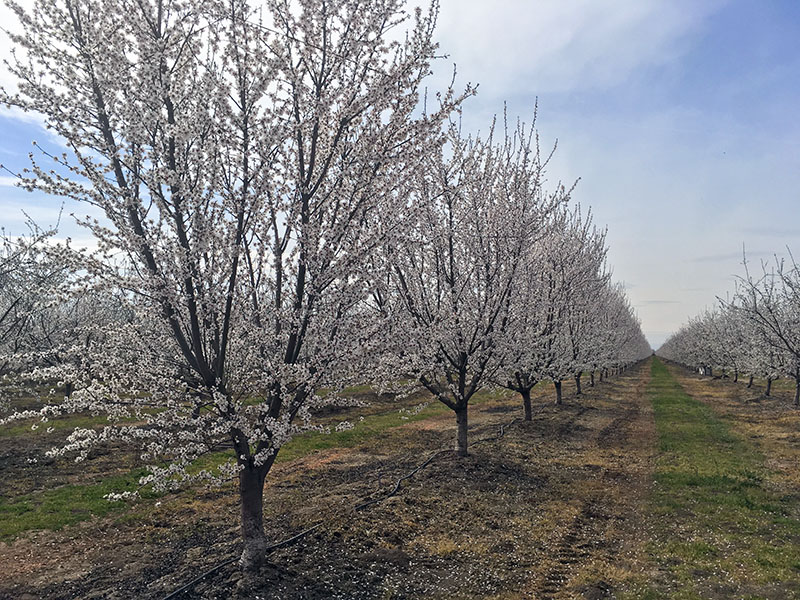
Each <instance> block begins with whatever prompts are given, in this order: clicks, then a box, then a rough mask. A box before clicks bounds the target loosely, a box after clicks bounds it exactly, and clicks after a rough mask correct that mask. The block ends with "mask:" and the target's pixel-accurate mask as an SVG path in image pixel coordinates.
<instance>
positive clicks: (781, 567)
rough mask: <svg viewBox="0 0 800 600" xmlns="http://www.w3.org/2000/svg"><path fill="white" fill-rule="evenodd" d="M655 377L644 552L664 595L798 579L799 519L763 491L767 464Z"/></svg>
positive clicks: (663, 373)
mask: <svg viewBox="0 0 800 600" xmlns="http://www.w3.org/2000/svg"><path fill="white" fill-rule="evenodd" d="M652 376H653V379H652V383H651V385H650V387H649V394H650V397H651V400H652V403H653V408H654V415H655V419H656V429H657V432H658V436H659V451H660V454H659V458H658V461H657V464H656V468H655V472H654V481H655V491H654V493H653V497H652V500H651V512H652V514H653V515H654V518H653V523H652V527H653V539H652V542H651V544H650V547H649V551H650V553H651V554H652V557H653V561H654V562H655V563H657V564H659V565H662V568H663V569H666V570H667V571H668V572H669V575H670V578H671V579H672V583H671V589H670V595H669V597H687V598H691V597H707V595H708V593H709V592H708V590H713V589H716V588H715V587H714V586H723V587H724V586H728V587H729V588H730V589H732V590H733V589H735V590H737V593H741V592H744V591H746V590H747V591H748V592H749V591H755V590H751V588H752V587H753V586H758V585H763V584H771V583H781V582H787V581H800V543H798V541H800V521H798V520H796V519H795V518H792V516H791V515H792V512H791V507H790V506H789V505H788V503H787V501H786V499H785V498H784V497H783V496H781V495H780V494H777V493H776V492H775V491H774V489H773V488H771V487H770V486H769V485H768V479H769V475H770V473H769V471H768V470H767V469H766V467H765V466H764V464H765V457H764V456H763V455H762V454H761V453H760V452H759V451H758V450H757V448H755V446H754V445H753V444H751V443H748V441H747V440H746V439H745V438H743V437H741V436H739V435H737V434H736V433H735V432H733V431H732V430H731V429H730V427H729V425H728V423H726V421H724V420H722V419H721V418H719V417H718V416H717V415H716V414H715V413H714V411H713V410H712V409H711V408H710V407H709V406H708V405H706V404H704V403H702V402H700V401H698V400H696V399H694V398H692V397H691V396H689V395H688V394H686V392H685V391H684V390H683V388H682V387H681V386H680V384H679V383H678V382H677V381H676V380H675V379H674V378H673V376H672V375H671V374H670V373H669V371H668V370H667V369H666V368H665V367H664V365H663V364H662V363H660V362H659V361H657V360H654V361H653V365H652ZM723 587H721V588H719V589H723ZM728 587H724V589H728ZM797 587H798V591H800V585H798V586H797ZM660 591H663V590H660ZM720 593H721V592H720ZM716 595H719V594H716ZM757 595H758V594H757V593H756V596H757ZM654 597H659V596H654Z"/></svg>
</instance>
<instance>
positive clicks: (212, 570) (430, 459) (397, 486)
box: [163, 418, 518, 600]
mask: <svg viewBox="0 0 800 600" xmlns="http://www.w3.org/2000/svg"><path fill="white" fill-rule="evenodd" d="M516 421H518V419H517V418H514V419H512V420H511V421H510V422H509V423H506V424H501V425H500V432H499V433H498V434H497V435H496V436H492V437H488V438H482V439H480V440H478V441H476V442H473V444H472V445H473V446H477V445H478V444H483V443H484V442H492V441H496V440H499V439H500V438H502V437H503V436H504V435H505V434H506V428H507V427H511V426H512V425H513V424H514V423H515V422H516ZM448 452H452V450H439V451H437V452H434V453H433V454H431V455H430V456H429V457H428V458H427V460H426V461H425V462H423V463H421V464H420V465H418V466H416V467H414V468H413V469H412V470H411V471H409V472H408V473H406V474H405V475H403V476H402V477H401V478H400V479H398V480H397V481H396V482H395V484H394V488H392V491H390V492H389V493H388V494H387V495H386V496H383V497H381V498H373V499H372V500H367V501H366V502H362V503H360V504H356V505H355V506H354V507H353V510H363V509H365V508H367V507H368V506H372V505H373V504H379V503H381V502H385V501H386V500H388V499H389V498H391V497H392V496H394V495H395V494H397V492H399V491H400V486H401V484H402V483H403V482H404V481H405V480H406V479H410V478H411V477H413V476H414V475H416V474H417V473H419V472H420V471H421V470H422V469H424V468H425V467H427V466H428V465H429V464H431V463H432V462H433V459H434V458H436V457H437V456H440V455H442V454H446V453H448ZM320 525H322V522H320V523H317V524H316V525H312V526H311V527H309V528H308V529H304V530H303V531H301V532H300V533H297V534H295V535H293V536H292V537H289V538H286V539H285V540H283V541H280V542H278V543H276V544H273V545H272V546H269V547H268V548H267V549H266V550H264V553H265V554H269V553H270V552H272V551H273V550H277V549H278V548H283V547H285V546H289V545H291V544H293V543H294V542H296V541H297V540H299V539H301V538H303V537H305V536H306V535H307V534H309V533H311V532H312V531H314V530H315V529H317V528H318V527H319V526H320ZM233 562H236V558H235V557H234V558H229V559H228V560H225V561H223V562H221V563H219V564H218V565H216V566H214V567H212V568H210V569H209V570H208V571H205V572H204V573H202V574H200V575H198V576H197V577H195V578H194V579H192V580H191V581H190V582H189V583H187V584H186V585H184V586H182V587H180V588H178V589H177V590H175V591H174V592H172V593H171V594H169V595H168V596H165V597H164V599H163V600H173V599H174V598H177V597H179V596H180V595H181V594H182V593H184V592H188V591H189V590H190V589H192V588H193V587H194V586H195V585H196V584H198V583H200V582H201V581H202V580H203V579H205V578H206V577H208V576H209V575H213V574H214V573H216V572H217V571H219V570H220V569H222V568H223V567H227V566H228V565H229V564H231V563H233Z"/></svg>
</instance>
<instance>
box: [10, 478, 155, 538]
mask: <svg viewBox="0 0 800 600" xmlns="http://www.w3.org/2000/svg"><path fill="white" fill-rule="evenodd" d="M33 468H35V467H33ZM143 475H145V471H144V469H139V470H137V471H133V472H131V473H127V474H124V475H118V476H115V477H109V478H106V479H104V480H103V481H101V482H99V483H96V484H92V485H63V486H60V487H57V488H54V489H52V490H46V491H43V492H38V493H33V494H26V495H24V496H19V497H17V498H14V499H6V498H0V541H9V540H12V539H14V538H15V537H17V536H18V535H19V534H20V533H22V532H23V531H29V530H34V529H50V530H57V529H61V528H62V527H65V526H67V525H73V524H75V523H78V522H80V521H85V520H86V519H89V518H91V517H93V516H98V517H102V516H105V515H107V514H110V513H112V512H117V511H121V510H123V509H124V508H125V507H126V504H125V503H124V502H120V501H108V500H106V499H105V498H103V496H105V495H106V494H108V493H110V492H123V491H133V490H135V489H137V488H138V486H139V484H138V481H139V478H140V477H142V476H143ZM141 495H142V497H144V498H150V497H156V494H154V493H153V492H149V491H148V490H142V491H141Z"/></svg>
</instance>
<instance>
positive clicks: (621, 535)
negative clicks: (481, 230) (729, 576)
mask: <svg viewBox="0 0 800 600" xmlns="http://www.w3.org/2000/svg"><path fill="white" fill-rule="evenodd" d="M648 377H649V369H648V368H647V367H646V366H645V367H642V366H639V367H637V368H635V369H633V370H632V371H631V372H629V373H625V374H623V375H620V376H617V377H614V378H612V379H611V380H609V381H607V382H604V383H602V384H600V383H598V385H597V386H596V387H594V388H590V387H588V386H586V388H585V394H584V395H583V396H582V397H579V398H576V397H575V396H574V389H572V388H566V389H565V404H564V405H563V406H561V407H558V408H557V407H555V406H554V405H553V404H552V387H550V386H542V388H541V389H539V390H538V391H537V392H536V393H535V398H536V402H537V409H538V410H537V412H536V414H535V415H534V420H533V421H532V422H529V423H525V422H523V421H521V420H520V419H519V417H520V416H521V406H520V403H519V401H518V400H517V399H516V398H513V397H511V396H507V397H505V398H499V399H494V400H490V401H485V402H482V403H481V404H479V405H476V406H474V407H473V408H472V409H471V415H470V417H471V423H470V426H471V429H470V436H471V442H472V448H471V453H470V456H469V457H467V458H466V459H458V458H457V457H455V456H453V455H452V454H451V453H449V452H445V453H442V454H439V455H437V456H436V457H435V458H434V460H433V461H432V462H431V463H430V464H429V465H428V466H427V467H426V468H425V469H423V470H421V471H420V472H418V473H417V474H416V475H414V477H412V478H410V479H408V480H406V481H405V482H403V485H402V488H401V490H400V492H399V493H398V494H397V495H396V496H394V497H392V498H390V499H388V500H387V501H385V502H382V503H379V504H374V505H372V506H370V507H368V508H366V509H364V510H361V511H358V512H355V511H354V510H353V508H352V507H353V506H354V505H355V504H357V503H358V502H359V501H361V500H363V499H369V498H380V497H382V496H385V495H386V494H387V492H388V491H389V490H390V489H391V488H392V487H393V485H394V482H395V481H396V480H397V479H398V478H399V477H401V476H402V475H404V474H405V473H407V472H409V471H410V470H411V469H413V468H414V467H415V466H418V465H419V464H420V463H422V462H423V461H425V460H426V459H427V458H428V457H429V456H430V455H431V454H433V453H434V452H436V451H438V450H440V449H442V448H449V447H450V446H451V443H452V438H453V436H454V425H455V423H454V418H453V417H452V416H451V415H449V414H443V415H439V416H434V417H431V418H429V419H426V420H423V421H418V422H415V423H410V424H407V425H404V426H401V427H396V428H393V429H390V430H389V431H387V432H386V433H385V434H383V435H381V436H379V437H376V438H373V439H370V440H369V441H367V442H366V443H363V444H361V445H360V446H358V447H356V448H331V449H328V450H324V451H320V452H315V453H313V454H311V455H308V456H305V457H303V458H300V459H298V460H295V461H292V462H289V463H283V464H279V465H277V466H276V467H275V469H274V470H273V473H272V474H271V475H270V477H269V479H268V486H267V490H266V501H265V504H266V506H265V521H266V528H267V530H268V535H269V536H270V537H271V539H274V540H276V541H277V540H280V539H283V538H286V537H288V536H290V535H292V534H293V533H295V532H298V531H301V530H303V529H305V528H307V527H309V526H311V525H314V524H317V523H320V527H319V528H317V529H316V530H315V531H314V532H312V533H310V534H309V535H307V536H306V537H305V538H303V539H302V540H301V541H299V542H297V543H295V544H293V545H291V546H289V547H285V548H281V549H279V550H276V551H274V552H272V553H271V554H270V556H269V564H268V568H267V569H265V571H264V573H263V574H262V582H261V584H260V586H259V587H258V588H257V589H254V590H251V591H248V592H245V591H242V592H241V594H240V595H241V596H242V597H252V598H266V597H270V598H308V599H317V598H319V599H322V598H326V599H328V598H330V599H333V598H342V599H345V598H347V599H353V600H356V599H371V598H386V599H388V598H432V599H433V598H442V599H444V598H497V599H500V598H507V599H513V598H541V599H547V598H604V597H612V596H613V595H614V593H615V590H620V589H623V588H624V586H625V585H626V581H628V580H629V579H631V577H635V576H636V575H637V574H640V573H641V572H642V571H643V570H644V569H645V568H646V566H645V565H644V564H643V563H642V562H641V552H640V551H639V549H640V548H641V544H642V543H643V540H642V539H640V534H639V533H637V532H638V531H640V527H639V524H640V522H641V519H642V518H644V517H643V516H642V515H641V513H640V511H641V507H642V506H643V504H644V503H643V499H644V498H645V497H646V495H647V494H648V486H649V485H650V484H649V481H650V466H651V462H652V452H653V450H652V448H653V446H654V444H653V439H654V428H653V421H652V413H651V410H650V407H649V406H648V405H647V403H646V401H645V395H644V393H643V392H644V387H645V386H646V384H647V380H648ZM501 425H506V426H505V427H504V430H503V433H504V435H502V437H499V439H492V438H498V434H499V432H500V426H501ZM482 439H484V440H486V441H483V442H480V443H478V442H479V441H480V440H482ZM2 451H3V452H4V453H5V456H6V457H8V456H9V454H13V449H9V447H8V444H6V446H5V447H4V448H2ZM95 460H96V461H97V462H96V463H94V464H95V465H97V466H96V467H94V466H91V467H90V471H91V470H95V471H97V470H103V469H107V468H109V465H110V461H109V460H108V456H98V457H96V459H95ZM89 463H92V461H89ZM5 464H6V466H5V467H4V474H3V476H4V477H6V478H8V477H10V478H12V479H15V480H17V479H18V480H20V483H18V484H16V485H15V488H19V489H28V488H30V487H32V486H33V487H35V486H43V485H45V486H46V485H59V484H61V483H63V482H65V481H76V480H84V478H88V477H90V475H91V473H90V472H87V471H86V469H85V468H84V469H75V468H74V467H75V466H74V465H72V466H69V465H71V463H67V462H65V463H64V465H60V464H58V465H53V469H51V471H50V472H49V474H48V472H47V471H44V472H41V471H40V475H39V478H38V479H37V480H36V481H35V482H31V481H30V480H29V479H30V475H29V472H28V470H27V469H25V467H24V465H23V464H21V462H20V461H13V460H12V461H9V462H7V463H5ZM62 467H63V468H62ZM70 469H72V470H70ZM42 473H44V474H42ZM237 512H238V507H237V504H236V496H235V493H234V490H233V489H232V488H230V489H222V490H194V491H188V492H183V493H181V494H176V495H172V496H167V497H163V498H161V499H158V500H152V501H140V502H139V503H138V504H136V505H134V506H132V507H131V508H130V510H129V511H128V512H126V513H125V514H123V515H119V514H115V515H110V516H106V517H103V518H93V519H91V520H88V521H84V522H82V523H79V524H77V525H74V526H69V527H66V528H64V529H63V530H61V531H55V532H54V531H40V532H31V533H27V534H24V535H22V536H21V537H20V538H18V539H16V540H14V541H12V542H10V543H2V544H0V564H3V565H7V566H8V565H10V566H11V568H8V567H6V568H4V569H2V570H0V598H3V599H5V598H9V599H10V598H21V599H32V598H64V599H66V598H70V599H71V598H108V599H123V598H163V597H165V596H166V595H167V594H169V593H170V592H171V591H173V590H175V589H177V588H179V587H180V586H181V585H183V584H184V583H186V582H188V581H190V580H192V579H193V578H194V577H196V576H197V575H198V574H200V573H202V572H203V571H204V570H206V569H208V568H210V567H212V566H214V565H215V564H217V563H219V562H221V561H224V560H225V559H228V558H230V557H233V556H236V555H237V553H238V527H237V526H236V523H237ZM237 583H238V572H237V570H236V567H235V564H231V565H228V566H226V567H225V568H223V569H221V570H220V571H218V572H216V573H214V574H213V575H212V576H209V577H207V578H206V579H204V580H202V581H201V582H199V583H197V584H196V585H195V586H193V588H192V589H191V590H190V591H189V592H187V593H185V594H183V595H182V597H184V598H229V597H231V593H232V592H231V590H232V589H234V588H236V586H237Z"/></svg>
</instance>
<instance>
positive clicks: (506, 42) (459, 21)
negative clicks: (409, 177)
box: [438, 0, 723, 97]
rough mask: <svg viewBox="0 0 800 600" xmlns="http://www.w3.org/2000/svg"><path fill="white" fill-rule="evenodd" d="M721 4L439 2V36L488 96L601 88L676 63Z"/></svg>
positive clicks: (673, 0) (654, 0)
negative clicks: (686, 44) (687, 41)
mask: <svg viewBox="0 0 800 600" xmlns="http://www.w3.org/2000/svg"><path fill="white" fill-rule="evenodd" d="M722 3H723V0H713V1H708V2H695V1H693V0H691V1H690V0H570V1H564V0H544V1H541V2H530V1H528V0H495V1H493V2H483V1H478V2H463V1H459V0H443V2H442V7H441V13H440V17H439V30H438V38H439V40H440V41H441V47H442V50H443V51H445V52H448V53H449V54H450V58H451V60H452V61H455V62H456V63H457V64H458V65H460V66H461V67H463V68H460V71H461V72H460V75H461V77H462V78H465V79H467V80H470V81H477V82H479V83H480V84H481V87H483V88H488V90H487V89H484V91H485V93H488V94H489V95H490V96H498V95H499V96H501V97H502V96H503V95H506V94H508V91H509V90H514V91H515V92H516V93H538V94H542V93H548V92H569V91H579V90H586V89H592V88H604V87H608V86H612V85H614V84H617V83H619V82H622V81H624V80H625V79H626V78H627V77H628V76H629V75H630V74H631V73H632V72H633V71H634V70H636V69H638V68H640V67H643V66H649V65H654V64H663V63H666V62H669V61H671V60H673V59H674V58H675V57H676V56H677V55H679V54H680V53H681V52H682V43H683V41H684V40H685V39H686V38H687V36H690V35H691V34H692V33H694V32H695V31H696V30H697V28H698V27H699V26H700V25H701V24H702V23H703V21H704V20H705V19H706V18H707V17H708V16H709V15H711V14H712V13H713V12H714V11H715V10H717V9H718V8H719V7H720V6H721V4H722ZM498 92H499V93H498Z"/></svg>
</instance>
